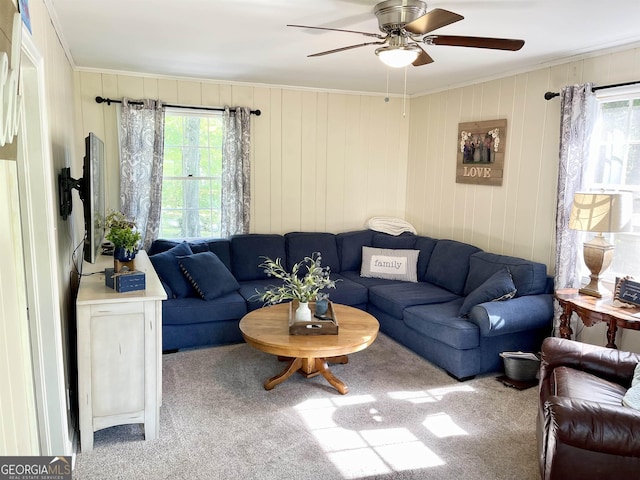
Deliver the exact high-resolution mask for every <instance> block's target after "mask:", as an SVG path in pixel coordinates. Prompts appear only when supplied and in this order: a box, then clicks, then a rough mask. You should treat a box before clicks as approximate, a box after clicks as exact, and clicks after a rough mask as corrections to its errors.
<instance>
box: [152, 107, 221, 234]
mask: <svg viewBox="0 0 640 480" xmlns="http://www.w3.org/2000/svg"><path fill="white" fill-rule="evenodd" d="M221 176H222V115H221V114H220V113H216V112H212V113H209V112H207V113H203V112H196V113H189V112H186V113H185V111H184V110H170V109H167V111H166V113H165V126H164V163H163V179H162V213H161V215H160V232H159V235H160V237H161V238H188V237H219V236H220V221H221V185H222V180H221Z"/></svg>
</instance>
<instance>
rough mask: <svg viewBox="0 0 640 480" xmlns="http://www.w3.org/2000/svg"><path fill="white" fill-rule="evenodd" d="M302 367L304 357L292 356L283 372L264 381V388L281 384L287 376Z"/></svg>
mask: <svg viewBox="0 0 640 480" xmlns="http://www.w3.org/2000/svg"><path fill="white" fill-rule="evenodd" d="M300 367H302V359H301V358H292V359H290V360H289V363H288V364H287V366H286V368H285V369H284V370H283V371H282V372H280V373H279V374H278V375H276V376H275V377H271V378H270V379H269V380H267V381H266V382H264V389H265V390H271V389H272V388H273V387H275V386H276V385H279V384H281V383H282V382H284V381H285V380H286V379H287V378H289V377H290V376H291V375H293V374H294V373H296V372H297V371H298V370H299V369H300Z"/></svg>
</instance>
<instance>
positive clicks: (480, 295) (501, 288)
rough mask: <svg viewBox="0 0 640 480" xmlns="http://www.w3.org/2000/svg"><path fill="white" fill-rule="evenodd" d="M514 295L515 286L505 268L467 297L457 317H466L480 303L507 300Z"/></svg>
mask: <svg viewBox="0 0 640 480" xmlns="http://www.w3.org/2000/svg"><path fill="white" fill-rule="evenodd" d="M515 294H516V286H515V285H514V284H513V279H512V278H511V273H510V272H509V270H507V269H506V268H503V269H502V270H498V271H497V272H496V273H494V274H493V275H491V276H490V277H489V278H487V279H486V280H485V281H484V283H483V284H482V285H480V286H479V287H478V288H476V289H475V290H473V291H472V292H471V293H470V294H469V295H467V297H466V298H465V299H464V303H463V304H462V306H461V307H460V310H459V311H458V315H460V316H461V317H466V316H468V315H469V312H470V311H471V309H472V308H473V307H474V306H476V305H478V304H480V303H484V302H496V301H500V300H508V299H510V298H513V297H514V296H515Z"/></svg>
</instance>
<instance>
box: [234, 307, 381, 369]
mask: <svg viewBox="0 0 640 480" xmlns="http://www.w3.org/2000/svg"><path fill="white" fill-rule="evenodd" d="M332 305H333V309H334V312H335V316H336V319H337V320H338V334H337V335H290V334H289V304H288V303H281V304H278V305H272V306H269V307H263V308H259V309H257V310H253V311H252V312H249V313H248V314H247V315H245V316H244V317H243V318H242V320H240V331H241V332H242V336H243V337H244V339H245V340H246V342H247V343H248V344H249V345H251V346H253V347H254V348H256V349H258V350H261V351H263V352H266V353H271V354H273V355H281V356H284V357H295V358H326V357H337V356H339V355H348V354H350V353H354V352H359V351H360V350H364V349H365V348H367V347H368V346H369V345H371V344H372V343H373V341H374V340H375V339H376V336H377V335H378V329H379V326H380V325H379V324H378V321H377V320H376V319H375V318H374V317H373V316H372V315H370V314H368V313H367V312H365V311H363V310H359V309H357V308H353V307H348V306H346V305H339V304H336V303H333V304H332Z"/></svg>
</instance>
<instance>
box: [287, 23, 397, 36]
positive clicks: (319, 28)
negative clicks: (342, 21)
mask: <svg viewBox="0 0 640 480" xmlns="http://www.w3.org/2000/svg"><path fill="white" fill-rule="evenodd" d="M287 27H297V28H311V29H313V30H330V31H332V32H346V33H357V34H359V35H365V36H367V37H373V38H379V39H381V40H382V39H383V38H385V37H384V35H380V34H379V33H369V32H358V31H356V30H343V29H341V28H329V27H310V26H308V25H287Z"/></svg>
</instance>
